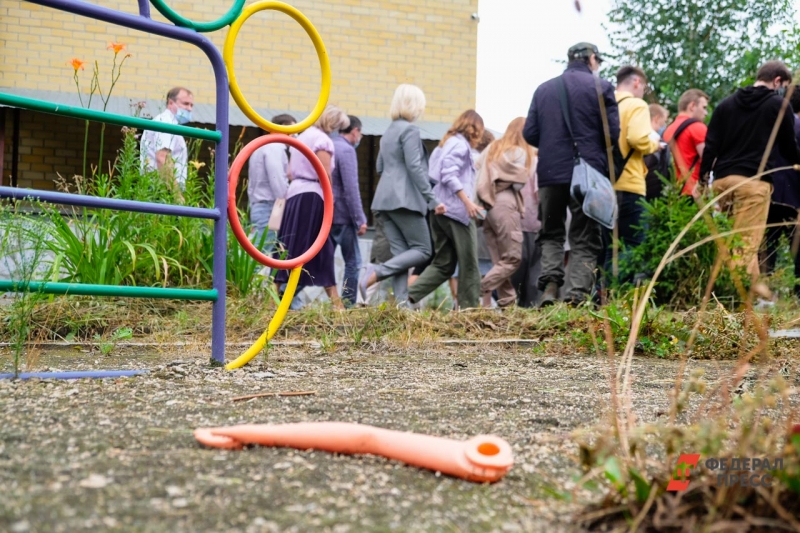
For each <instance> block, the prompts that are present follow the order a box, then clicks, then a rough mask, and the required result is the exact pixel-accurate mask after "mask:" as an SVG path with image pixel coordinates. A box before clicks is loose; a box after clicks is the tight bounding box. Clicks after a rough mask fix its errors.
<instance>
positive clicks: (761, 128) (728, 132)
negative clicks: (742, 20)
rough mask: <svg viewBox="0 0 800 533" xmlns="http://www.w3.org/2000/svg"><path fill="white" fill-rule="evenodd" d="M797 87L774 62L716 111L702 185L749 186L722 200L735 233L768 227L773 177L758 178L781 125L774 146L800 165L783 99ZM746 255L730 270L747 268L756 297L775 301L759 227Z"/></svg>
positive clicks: (748, 235)
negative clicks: (763, 274)
mask: <svg viewBox="0 0 800 533" xmlns="http://www.w3.org/2000/svg"><path fill="white" fill-rule="evenodd" d="M791 81H792V74H791V73H790V72H789V69H788V68H787V67H786V65H784V64H783V63H782V62H780V61H769V62H768V63H765V64H764V65H762V66H761V68H760V69H758V73H757V75H756V82H755V83H754V84H753V85H751V86H748V87H744V88H742V89H739V90H737V91H736V92H735V93H734V94H733V95H731V96H729V97H728V98H726V99H725V100H723V101H722V102H720V104H719V106H717V108H716V109H715V110H714V114H713V115H712V116H711V122H710V123H709V124H708V133H707V135H706V146H705V150H704V152H703V159H702V163H701V167H700V179H701V181H702V182H703V183H707V182H708V175H709V173H710V172H711V171H713V173H714V176H713V177H714V181H713V183H712V189H713V190H714V193H715V194H721V193H723V192H725V191H727V190H729V189H731V188H732V187H734V186H736V185H738V184H740V183H742V182H744V181H746V182H747V183H746V184H745V185H742V186H741V187H739V188H738V189H736V190H735V191H733V192H731V193H730V194H728V195H726V196H725V197H724V198H722V199H721V200H720V202H719V203H720V207H721V208H722V209H724V210H726V211H729V212H731V213H732V214H733V216H734V229H737V228H747V227H753V226H755V227H759V226H764V225H765V224H766V222H767V215H768V213H769V203H770V195H771V193H772V183H771V181H772V180H771V177H770V175H769V174H767V175H766V176H763V177H762V178H761V179H758V178H756V179H749V178H751V177H752V176H755V175H756V174H757V173H758V171H759V167H760V165H761V161H762V159H763V157H764V152H765V151H766V149H767V144H768V142H769V138H770V134H771V133H772V129H773V127H774V126H775V123H776V121H777V120H778V119H780V125H779V129H778V136H777V137H776V139H775V146H776V147H777V149H778V150H779V152H780V154H781V155H782V156H783V157H784V158H785V159H786V161H788V162H789V163H790V164H800V149H798V146H797V141H796V140H795V136H794V117H793V116H792V111H791V109H788V108H787V109H786V110H785V111H784V112H781V108H782V106H783V95H784V94H786V87H787V86H788V85H789V84H790V83H791ZM741 236H742V241H743V242H744V245H743V248H742V250H737V251H735V252H734V253H733V254H732V256H733V257H732V261H731V265H730V266H731V268H735V267H743V268H745V269H746V270H747V273H748V275H749V276H750V278H751V280H752V281H753V289H754V291H755V292H756V293H757V294H758V295H759V296H761V297H762V298H771V293H770V292H769V289H767V287H766V285H764V284H763V283H758V282H757V280H758V276H759V274H760V272H759V266H758V248H759V246H761V241H762V239H763V238H764V228H763V227H759V228H758V229H754V230H751V231H746V232H743V233H742V234H741Z"/></svg>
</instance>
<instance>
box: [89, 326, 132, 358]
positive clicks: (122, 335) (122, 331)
mask: <svg viewBox="0 0 800 533" xmlns="http://www.w3.org/2000/svg"><path fill="white" fill-rule="evenodd" d="M131 337H133V329H131V328H119V329H117V330H116V331H114V333H112V334H111V336H110V337H108V338H107V339H104V338H103V336H102V335H100V334H95V336H94V340H95V342H97V343H98V347H99V348H100V353H102V354H103V355H108V354H110V353H111V352H112V351H113V350H114V348H116V346H117V343H118V342H119V341H122V340H127V339H130V338H131Z"/></svg>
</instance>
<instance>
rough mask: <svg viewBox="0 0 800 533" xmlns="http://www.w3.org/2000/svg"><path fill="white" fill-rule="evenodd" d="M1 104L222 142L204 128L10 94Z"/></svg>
mask: <svg viewBox="0 0 800 533" xmlns="http://www.w3.org/2000/svg"><path fill="white" fill-rule="evenodd" d="M0 104H5V105H9V106H12V107H19V108H21V109H29V110H31V111H39V112H41V113H50V114H51V115H62V116H65V117H73V118H81V119H84V120H93V121H95V122H105V123H107V124H115V125H117V126H128V127H131V128H138V129H140V130H152V131H160V132H163V133H172V134H174V135H181V136H183V137H193V138H195V139H203V140H204V141H212V142H220V140H222V134H221V133H220V132H218V131H213V130H204V129H202V128H190V127H188V126H179V125H176V124H169V123H167V122H156V121H154V120H150V119H146V118H138V117H126V116H125V115H118V114H116V113H109V112H107V111H97V110H96V109H84V108H82V107H74V106H69V105H64V104H57V103H54V102H46V101H44V100H37V99H35V98H26V97H24V96H13V95H10V94H3V93H0Z"/></svg>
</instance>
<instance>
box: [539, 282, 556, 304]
mask: <svg viewBox="0 0 800 533" xmlns="http://www.w3.org/2000/svg"><path fill="white" fill-rule="evenodd" d="M557 301H558V284H557V283H555V282H554V281H550V282H548V283H547V285H545V287H544V292H543V293H542V300H541V303H539V307H548V306H551V305H553V304H554V303H556V302H557Z"/></svg>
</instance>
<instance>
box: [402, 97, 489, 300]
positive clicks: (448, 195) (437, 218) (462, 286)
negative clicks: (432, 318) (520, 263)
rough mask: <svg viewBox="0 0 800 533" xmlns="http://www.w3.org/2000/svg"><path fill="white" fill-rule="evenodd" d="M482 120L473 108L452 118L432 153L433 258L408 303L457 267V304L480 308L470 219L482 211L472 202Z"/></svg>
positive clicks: (475, 247)
mask: <svg viewBox="0 0 800 533" xmlns="http://www.w3.org/2000/svg"><path fill="white" fill-rule="evenodd" d="M483 129H484V128H483V119H482V118H481V116H480V115H479V114H478V113H476V112H475V111H474V110H472V109H470V110H468V111H464V112H463V113H462V114H461V116H460V117H458V118H457V119H456V121H455V122H454V123H453V125H452V126H450V129H449V130H448V131H447V134H445V136H444V138H443V139H442V140H441V142H440V143H439V146H438V147H437V148H436V150H434V151H433V154H431V160H430V163H429V170H428V175H429V176H430V178H431V181H433V182H434V183H436V185H435V186H434V187H433V194H434V195H435V196H436V201H437V202H439V204H438V205H437V207H436V209H435V211H434V216H433V218H432V219H431V232H432V233H433V247H434V250H435V251H434V255H433V261H432V262H431V264H430V265H428V267H427V268H426V269H425V271H424V272H423V273H422V275H420V277H419V278H417V280H416V281H415V282H414V284H413V285H411V287H409V289H408V301H409V302H411V303H417V302H419V301H420V300H422V299H423V298H425V296H427V295H428V294H430V293H431V292H433V291H435V290H436V288H437V287H438V286H439V285H441V284H442V283H444V282H446V281H447V280H449V279H450V277H452V275H453V273H454V272H455V270H456V265H458V268H459V272H458V297H457V299H458V305H459V307H460V308H470V307H478V296H479V292H480V284H481V274H480V271H479V270H478V245H477V228H476V226H475V221H474V220H473V219H475V218H477V217H484V216H485V211H483V210H482V209H481V207H480V206H478V205H477V204H475V202H473V201H472V196H473V193H474V192H475V160H474V156H473V153H472V149H473V148H475V146H477V144H478V143H479V142H480V140H481V137H482V136H483Z"/></svg>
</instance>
